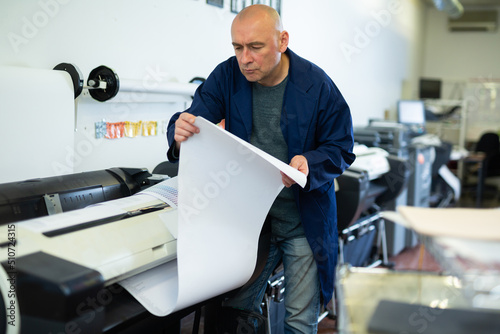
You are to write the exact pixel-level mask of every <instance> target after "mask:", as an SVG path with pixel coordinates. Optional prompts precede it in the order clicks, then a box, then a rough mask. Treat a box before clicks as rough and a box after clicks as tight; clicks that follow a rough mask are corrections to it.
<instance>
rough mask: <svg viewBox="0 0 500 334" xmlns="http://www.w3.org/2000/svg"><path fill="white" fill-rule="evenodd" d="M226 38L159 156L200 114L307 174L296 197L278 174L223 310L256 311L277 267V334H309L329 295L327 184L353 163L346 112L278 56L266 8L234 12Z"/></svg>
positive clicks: (277, 33) (320, 82)
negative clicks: (281, 309)
mask: <svg viewBox="0 0 500 334" xmlns="http://www.w3.org/2000/svg"><path fill="white" fill-rule="evenodd" d="M231 37H232V44H233V47H234V52H235V57H231V58H229V59H228V60H226V61H225V62H223V63H221V64H219V65H218V66H217V67H216V68H215V70H214V71H213V72H212V73H211V74H210V76H209V77H208V78H207V80H206V82H205V83H203V84H202V85H200V87H199V88H198V89H197V91H196V94H195V96H194V99H193V102H192V105H191V107H190V108H189V109H188V110H187V111H186V112H183V113H177V114H176V115H174V116H173V117H172V119H171V120H170V123H169V127H168V134H167V136H168V140H169V144H170V148H169V151H168V153H167V155H168V158H169V160H173V161H175V160H176V159H178V157H179V154H182V153H181V151H180V148H181V143H182V142H183V141H185V140H188V139H189V137H191V136H193V135H195V134H196V133H198V132H199V129H198V128H197V127H196V126H194V124H193V123H194V120H195V116H203V117H204V118H206V119H208V120H210V121H212V122H214V123H219V122H220V121H221V120H225V128H226V130H228V131H230V132H231V133H233V134H235V135H236V136H238V137H240V138H242V139H244V140H246V141H249V142H250V143H251V144H253V145H254V146H256V147H259V148H260V149H262V150H264V151H266V152H268V153H270V154H271V155H273V156H275V157H277V158H278V159H281V160H282V161H285V162H287V163H288V162H289V164H290V166H292V167H294V168H296V169H298V170H299V171H301V172H303V173H304V174H305V175H306V176H307V185H306V187H305V188H304V189H302V188H300V186H298V185H296V184H295V182H294V181H293V180H292V179H290V178H289V177H288V176H286V175H284V174H282V181H283V184H284V185H285V188H284V189H283V191H282V192H281V193H280V194H279V196H278V198H277V199H276V201H275V203H274V204H273V206H272V208H271V210H270V212H269V215H268V221H269V222H270V223H271V228H272V243H271V249H270V253H269V257H268V260H267V263H266V267H265V269H264V271H263V273H262V274H261V275H260V276H259V278H258V279H257V280H256V281H255V282H253V283H252V284H251V285H250V286H249V287H248V288H245V289H242V290H241V291H239V293H238V294H237V295H236V296H235V297H233V298H231V299H230V300H229V301H227V303H226V306H232V307H235V308H239V309H244V310H247V311H251V312H261V310H260V304H261V301H262V298H263V294H264V289H265V285H266V282H267V279H268V278H269V276H270V274H271V272H272V270H273V269H274V268H275V267H276V266H277V265H278V263H279V261H280V260H282V261H283V267H284V275H285V284H286V289H285V308H286V318H285V332H287V333H315V332H316V330H317V322H318V321H317V320H318V315H319V309H320V300H321V298H322V300H323V302H324V303H325V304H326V303H328V301H329V300H330V299H331V297H332V293H333V285H334V274H335V266H336V262H337V248H338V241H337V225H336V221H337V211H336V201H335V187H334V185H333V184H334V178H335V177H337V176H339V175H340V174H342V172H343V171H344V170H345V169H346V168H347V167H349V165H350V164H351V163H352V162H353V161H354V158H355V157H354V154H353V153H352V147H353V136H352V120H351V115H350V111H349V107H348V106H347V104H346V102H345V100H344V98H343V97H342V95H341V93H340V92H339V90H338V89H337V87H336V86H335V84H334V83H333V82H332V80H331V79H330V78H329V77H328V76H327V75H326V74H325V73H324V71H323V70H321V69H320V68H318V67H317V66H316V65H314V64H312V63H310V62H308V61H306V60H305V59H302V58H300V57H299V56H297V55H296V54H295V53H293V52H292V51H291V50H289V49H288V41H289V35H288V32H286V31H284V30H283V29H282V25H281V19H280V17H279V15H278V13H277V12H276V11H275V10H274V9H272V8H271V7H269V6H265V5H253V6H249V7H246V8H245V9H243V10H242V11H241V12H240V13H239V14H238V15H237V16H236V17H235V19H234V21H233V23H232V26H231Z"/></svg>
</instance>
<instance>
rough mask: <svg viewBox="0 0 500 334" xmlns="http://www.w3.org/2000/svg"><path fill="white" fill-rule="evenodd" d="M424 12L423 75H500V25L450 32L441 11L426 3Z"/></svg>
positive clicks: (457, 77)
mask: <svg viewBox="0 0 500 334" xmlns="http://www.w3.org/2000/svg"><path fill="white" fill-rule="evenodd" d="M498 9H500V7H499V8H498ZM466 10H467V8H466ZM426 15H427V24H426V27H425V44H424V66H423V71H422V75H425V76H429V77H434V78H442V79H444V80H467V79H472V78H483V79H495V78H496V79H498V78H500V66H499V59H500V29H498V28H497V29H496V31H493V32H450V31H448V26H447V24H448V18H447V16H446V15H445V14H444V13H442V12H439V11H438V10H436V9H435V8H433V7H428V9H427V14H426Z"/></svg>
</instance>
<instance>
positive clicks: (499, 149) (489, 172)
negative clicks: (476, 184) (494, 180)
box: [476, 132, 500, 177]
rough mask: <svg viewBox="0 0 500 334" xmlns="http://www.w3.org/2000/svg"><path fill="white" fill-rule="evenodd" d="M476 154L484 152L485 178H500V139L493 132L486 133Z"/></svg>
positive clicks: (480, 139) (479, 142)
mask: <svg viewBox="0 0 500 334" xmlns="http://www.w3.org/2000/svg"><path fill="white" fill-rule="evenodd" d="M476 152H484V153H485V154H486V159H485V160H484V172H485V177H488V176H500V138H499V136H498V134H496V133H493V132H486V133H484V134H483V135H482V136H481V138H479V141H478V142H477V144H476Z"/></svg>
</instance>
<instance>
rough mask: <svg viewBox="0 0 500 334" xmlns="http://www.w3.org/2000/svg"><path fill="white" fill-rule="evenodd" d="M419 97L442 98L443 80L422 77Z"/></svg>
mask: <svg viewBox="0 0 500 334" xmlns="http://www.w3.org/2000/svg"><path fill="white" fill-rule="evenodd" d="M419 98H421V99H440V98H441V80H438V79H420V84H419Z"/></svg>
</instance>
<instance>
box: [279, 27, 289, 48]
mask: <svg viewBox="0 0 500 334" xmlns="http://www.w3.org/2000/svg"><path fill="white" fill-rule="evenodd" d="M289 38H290V37H289V35H288V31H286V30H283V31H282V32H281V33H280V37H279V42H280V46H279V50H280V52H281V53H284V52H285V51H286V49H287V48H288V40H289Z"/></svg>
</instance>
